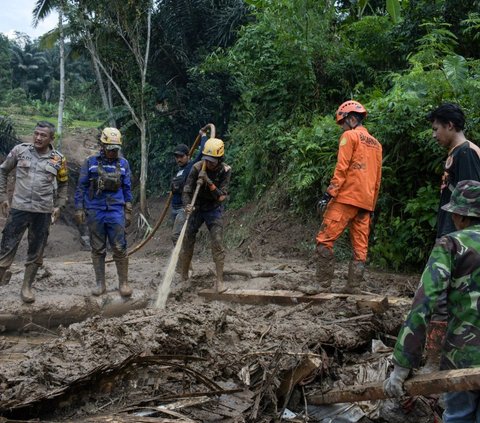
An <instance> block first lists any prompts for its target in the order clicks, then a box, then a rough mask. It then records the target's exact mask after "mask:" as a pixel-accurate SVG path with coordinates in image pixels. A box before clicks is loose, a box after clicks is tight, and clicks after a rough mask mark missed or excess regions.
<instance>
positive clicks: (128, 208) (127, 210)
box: [125, 203, 133, 228]
mask: <svg viewBox="0 0 480 423" xmlns="http://www.w3.org/2000/svg"><path fill="white" fill-rule="evenodd" d="M132 210H133V207H132V203H125V227H126V228H128V227H129V226H130V224H131V223H132Z"/></svg>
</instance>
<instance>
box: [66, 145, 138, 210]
mask: <svg viewBox="0 0 480 423" xmlns="http://www.w3.org/2000/svg"><path fill="white" fill-rule="evenodd" d="M118 161H119V162H120V173H121V176H120V180H121V186H120V188H119V189H118V190H117V191H98V190H96V189H95V188H94V189H91V188H90V184H92V183H94V180H98V176H99V174H98V163H99V162H101V164H102V167H103V169H104V170H105V172H107V173H112V172H115V171H116V169H117V162H118ZM95 186H96V184H95V183H94V187H95ZM131 202H132V191H131V178H130V165H129V164H128V161H127V159H125V158H123V157H119V158H118V159H115V160H108V159H106V158H105V157H104V155H103V154H102V153H99V154H97V155H94V156H90V157H89V158H88V159H86V160H85V162H84V163H83V165H82V168H81V169H80V177H79V178H78V185H77V190H76V191H75V209H76V210H78V209H86V210H88V209H94V210H120V209H123V208H124V206H125V203H131Z"/></svg>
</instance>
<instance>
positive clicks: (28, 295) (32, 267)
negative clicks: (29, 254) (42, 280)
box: [20, 263, 40, 303]
mask: <svg viewBox="0 0 480 423" xmlns="http://www.w3.org/2000/svg"><path fill="white" fill-rule="evenodd" d="M39 267H40V266H39V265H38V264H36V263H30V264H27V265H26V266H25V274H24V276H23V285H22V290H21V291H20V297H21V298H22V301H23V302H24V303H33V302H34V301H35V296H34V295H33V292H32V284H33V281H34V280H35V276H36V275H37V270H38V268H39Z"/></svg>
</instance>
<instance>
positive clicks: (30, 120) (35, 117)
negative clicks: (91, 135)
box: [0, 108, 102, 137]
mask: <svg viewBox="0 0 480 423" xmlns="http://www.w3.org/2000/svg"><path fill="white" fill-rule="evenodd" d="M0 115H4V116H9V117H10V118H11V119H12V121H13V125H14V128H15V133H16V134H17V135H18V136H20V137H21V136H28V135H32V133H33V129H34V128H35V125H36V123H37V122H39V121H41V120H45V121H47V122H50V123H52V124H54V125H55V126H56V125H57V118H56V117H51V116H42V115H39V114H29V113H22V112H21V110H17V109H13V110H12V109H11V108H6V109H0ZM65 123H68V126H66V127H64V131H65V132H66V133H68V132H69V130H72V129H91V128H94V129H96V128H98V127H99V126H100V125H102V122H101V121H83V120H70V121H69V122H64V125H65Z"/></svg>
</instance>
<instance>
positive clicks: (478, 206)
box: [442, 180, 480, 217]
mask: <svg viewBox="0 0 480 423" xmlns="http://www.w3.org/2000/svg"><path fill="white" fill-rule="evenodd" d="M442 209H443V210H445V211H447V212H450V213H456V214H459V215H461V216H471V217H480V182H477V181H469V180H467V181H460V182H459V183H458V184H457V186H456V187H455V189H454V190H453V192H452V196H451V197H450V202H449V203H447V204H445V205H444V206H443V207H442Z"/></svg>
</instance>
